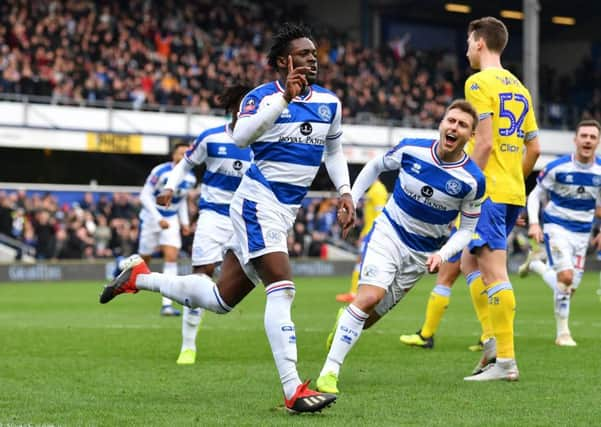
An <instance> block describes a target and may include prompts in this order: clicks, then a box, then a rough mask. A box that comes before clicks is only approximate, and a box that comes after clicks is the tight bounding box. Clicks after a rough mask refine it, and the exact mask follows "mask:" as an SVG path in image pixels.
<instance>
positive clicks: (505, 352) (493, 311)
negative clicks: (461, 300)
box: [488, 282, 515, 359]
mask: <svg viewBox="0 0 601 427" xmlns="http://www.w3.org/2000/svg"><path fill="white" fill-rule="evenodd" d="M488 289H489V294H490V298H489V308H490V318H491V320H492V325H493V329H494V332H495V337H496V339H497V357H498V358H500V359H515V350H514V345H513V321H514V319H515V294H514V293H513V288H512V287H511V283H509V282H497V283H493V284H491V286H489V287H488Z"/></svg>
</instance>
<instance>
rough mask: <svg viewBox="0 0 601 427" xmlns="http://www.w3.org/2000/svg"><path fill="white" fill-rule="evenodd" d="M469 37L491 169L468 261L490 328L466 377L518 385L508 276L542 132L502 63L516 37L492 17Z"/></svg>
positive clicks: (478, 140) (476, 147)
mask: <svg viewBox="0 0 601 427" xmlns="http://www.w3.org/2000/svg"><path fill="white" fill-rule="evenodd" d="M467 33H468V40H467V43H468V48H467V58H468V60H469V63H470V66H471V67H472V68H473V69H475V70H479V72H477V73H475V74H473V75H472V76H470V77H469V78H468V79H467V80H466V82H465V97H466V99H467V100H468V101H470V102H471V103H472V104H473V106H474V107H475V108H476V110H477V111H478V114H479V118H480V123H479V124H478V127H477V128H476V134H475V138H474V140H473V142H472V141H470V144H468V149H467V151H468V153H470V156H471V158H472V160H473V161H474V162H476V164H477V165H478V166H480V168H481V169H482V170H483V171H484V175H485V176H486V188H487V196H488V197H487V199H486V201H485V202H484V204H483V205H482V214H481V216H480V220H479V221H478V225H477V226H476V234H475V236H474V239H473V240H472V241H471V242H470V245H469V250H464V252H463V255H462V259H461V268H462V271H463V273H464V275H465V277H466V280H467V282H468V285H469V288H470V294H471V297H472V302H473V304H474V308H475V310H476V314H477V316H478V319H479V320H480V323H481V325H482V330H483V331H484V333H483V338H484V342H483V347H484V349H483V357H482V359H481V360H480V362H479V363H478V365H477V366H476V369H475V370H474V372H473V375H471V376H468V377H466V378H465V380H467V381H488V380H517V379H518V377H519V372H518V368H517V364H516V360H515V351H514V340H513V338H514V334H513V322H514V317H515V309H516V304H515V296H514V293H513V288H512V286H511V283H510V281H509V275H508V273H507V236H508V234H509V232H510V231H511V229H512V228H513V226H514V224H515V221H516V219H517V217H518V214H519V212H520V210H521V209H522V207H523V206H524V205H525V201H526V194H525V193H526V192H525V185H524V177H527V176H528V175H529V174H530V173H531V172H532V169H533V167H534V164H535V162H536V159H537V158H538V156H539V154H540V146H539V142H538V137H537V133H538V128H537V124H536V118H535V115H534V106H533V105H532V101H531V99H530V93H529V91H528V89H526V87H524V85H523V84H522V83H521V82H520V81H519V80H518V78H517V77H515V76H514V75H513V74H512V73H510V72H509V71H507V70H506V69H504V68H503V66H502V65H501V53H502V52H503V49H504V48H505V46H506V44H507V39H508V33H507V28H506V27H505V24H503V23H502V22H501V21H499V20H498V19H496V18H492V17H484V18H480V19H477V20H474V21H472V22H470V24H469V27H468V31H467ZM524 148H525V153H524ZM495 339H496V341H495ZM495 360H496V362H495Z"/></svg>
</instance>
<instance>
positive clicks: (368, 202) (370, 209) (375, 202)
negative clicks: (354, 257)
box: [361, 181, 388, 237]
mask: <svg viewBox="0 0 601 427" xmlns="http://www.w3.org/2000/svg"><path fill="white" fill-rule="evenodd" d="M387 201H388V190H386V186H385V185H384V184H382V182H380V181H376V182H374V183H373V184H372V185H371V187H369V190H368V191H367V193H365V205H364V208H363V218H364V219H365V224H364V225H363V229H362V230H361V237H363V236H365V235H366V234H367V233H369V230H371V226H372V225H373V224H374V221H375V220H376V218H377V217H378V215H380V212H382V209H384V205H386V202H387Z"/></svg>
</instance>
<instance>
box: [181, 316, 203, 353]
mask: <svg viewBox="0 0 601 427" xmlns="http://www.w3.org/2000/svg"><path fill="white" fill-rule="evenodd" d="M183 309H184V314H183V316H182V351H184V350H187V349H191V350H196V334H197V333H198V325H200V320H201V319H202V315H203V314H204V310H203V309H202V308H194V309H192V308H190V307H186V306H184V307H183Z"/></svg>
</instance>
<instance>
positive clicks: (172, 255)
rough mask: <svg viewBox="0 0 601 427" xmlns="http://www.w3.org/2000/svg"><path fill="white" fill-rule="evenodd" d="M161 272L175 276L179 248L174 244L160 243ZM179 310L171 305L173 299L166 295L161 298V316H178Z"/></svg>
mask: <svg viewBox="0 0 601 427" xmlns="http://www.w3.org/2000/svg"><path fill="white" fill-rule="evenodd" d="M161 253H162V254H163V274H164V275H166V276H177V255H178V253H179V248H176V247H175V246H169V245H162V246H161ZM179 315H181V312H180V311H179V310H178V309H176V308H175V307H173V301H172V300H171V299H169V298H167V297H162V300H161V316H179Z"/></svg>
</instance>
